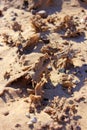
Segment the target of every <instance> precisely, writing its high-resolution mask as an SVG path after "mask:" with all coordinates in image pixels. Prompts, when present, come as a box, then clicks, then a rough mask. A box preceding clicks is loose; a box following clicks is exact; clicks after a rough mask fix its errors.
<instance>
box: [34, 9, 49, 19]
mask: <svg viewBox="0 0 87 130" xmlns="http://www.w3.org/2000/svg"><path fill="white" fill-rule="evenodd" d="M36 14H38V15H40V16H41V17H42V18H47V12H46V11H45V10H40V11H38V12H37V13H36Z"/></svg>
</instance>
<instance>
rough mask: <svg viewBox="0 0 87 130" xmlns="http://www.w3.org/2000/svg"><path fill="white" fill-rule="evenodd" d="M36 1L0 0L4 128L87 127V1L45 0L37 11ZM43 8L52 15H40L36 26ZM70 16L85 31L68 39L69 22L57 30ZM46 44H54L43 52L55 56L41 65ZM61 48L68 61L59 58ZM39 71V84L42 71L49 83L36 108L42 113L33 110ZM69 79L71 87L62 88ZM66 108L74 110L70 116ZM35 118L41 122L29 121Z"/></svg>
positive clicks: (0, 125)
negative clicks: (31, 102) (32, 95)
mask: <svg viewBox="0 0 87 130" xmlns="http://www.w3.org/2000/svg"><path fill="white" fill-rule="evenodd" d="M32 1H33V0H32ZM29 2H30V1H29ZM37 3H38V1H37ZM43 3H45V4H43ZM47 4H48V5H47ZM31 5H32V4H30V5H28V6H29V7H27V6H23V2H22V1H20V0H18V1H17V0H13V1H10V0H7V1H6V2H5V1H3V0H0V130H87V3H84V2H80V1H78V0H71V1H70V0H59V1H58V0H56V1H55V3H51V4H49V1H48V3H46V1H45V2H43V1H42V3H41V4H40V5H39V6H38V7H37V9H36V8H35V9H32V8H34V7H35V5H36V4H35V5H34V7H32V6H31ZM42 5H43V6H42ZM40 10H45V11H46V14H47V15H48V17H46V18H41V17H39V18H36V19H35V22H37V23H36V25H37V29H39V30H36V28H35V27H34V25H32V19H33V20H34V18H35V17H36V14H35V15H33V14H32V13H35V12H38V11H40ZM67 15H69V16H74V18H73V19H74V22H75V21H76V27H78V28H80V30H81V31H80V34H81V35H80V34H79V31H78V32H77V33H76V34H75V36H72V35H70V36H69V37H68V38H67V36H68V35H67V36H66V34H65V32H66V30H67V29H68V27H67V22H65V24H66V25H65V26H66V27H65V26H63V28H62V29H58V27H60V23H61V21H63V20H64V17H65V16H67ZM66 19H68V18H66ZM40 20H41V21H40ZM68 20H69V19H68ZM15 22H17V23H18V24H19V25H16V26H17V27H16V29H17V30H15V27H13V25H14V23H15ZM41 22H42V23H41ZM40 24H41V26H40ZM69 24H71V21H70V23H68V25H69ZM20 25H21V26H20ZM38 26H39V28H38ZM70 26H73V25H72V24H71V25H70ZM63 29H64V30H63ZM44 30H45V31H44ZM71 30H73V27H72V29H71ZM37 33H39V34H40V36H39V34H37ZM66 33H67V32H66ZM20 34H21V35H22V36H20ZM34 34H36V35H34ZM76 35H78V36H76ZM32 36H33V37H32ZM38 36H39V38H38ZM31 37H32V38H31ZM35 37H36V39H35ZM41 37H43V38H41ZM44 37H45V38H44ZM28 39H30V41H29V40H28ZM32 39H33V40H32ZM23 40H24V41H23ZM25 41H26V42H25ZM26 44H28V45H26ZM69 44H70V45H71V47H70V52H69V53H67V51H65V48H68V47H69ZM43 46H45V47H46V46H50V47H51V49H52V50H51V49H48V50H47V51H46V50H44V53H46V52H47V53H48V56H49V59H50V63H47V65H46V66H44V67H43V64H42V63H41V59H44V58H43V56H44V55H45V54H43V53H42V52H41V48H42V47H43ZM64 47H65V48H64ZM56 48H57V49H58V50H57V51H56ZM62 51H64V54H63V56H62V57H63V59H62V57H61V58H59V60H58V59H57V58H58V56H60V55H62ZM66 53H67V54H66ZM74 53H75V54H74ZM59 54H60V55H59ZM67 55H69V56H71V58H70V59H71V61H72V62H73V66H74V67H72V66H69V68H68V69H66V68H64V67H65V66H64V65H63V63H62V62H64V56H65V58H66V57H67ZM56 56H57V57H56ZM40 57H42V58H41V59H40ZM39 62H40V63H39ZM42 62H43V61H42ZM60 62H61V64H60V65H59V66H60V67H58V64H59V63H60ZM36 64H37V67H36ZM44 64H46V60H45V62H44ZM53 64H56V65H57V66H56V67H55V65H53ZM64 64H65V62H64ZM48 66H50V67H48ZM62 66H63V67H62ZM47 67H48V68H49V69H52V70H51V71H50V72H49V73H50V76H49V77H50V79H47V76H48V74H47V73H46V72H48V70H47ZM33 68H34V69H36V71H34V69H33ZM39 68H40V69H39ZM65 71H66V72H65ZM34 72H35V77H32V76H31V77H32V79H33V80H35V81H36V83H38V82H40V81H41V77H40V76H41V75H39V73H41V74H43V73H44V74H45V78H46V79H47V83H46V84H45V85H44V86H43V90H44V94H43V96H44V98H43V101H42V102H41V106H39V108H37V109H36V111H37V112H35V113H29V93H30V91H29V89H31V90H32V89H33V87H32V83H31V80H30V78H29V75H32V73H34ZM63 75H64V76H65V81H63ZM36 76H37V78H36ZM26 77H28V78H27V79H26ZM66 81H68V85H67V88H65V89H63V87H64V85H65V84H64V83H65V82H66ZM70 87H71V88H70ZM33 90H34V89H33ZM36 96H38V95H36ZM41 96H42V95H41ZM56 98H57V99H56ZM37 103H38V102H37ZM52 104H53V106H52ZM67 107H69V109H70V111H69V113H68V114H66V115H65V110H66V109H67ZM47 109H49V111H50V112H48V110H47ZM74 110H76V112H73V111H74ZM26 113H27V114H26ZM63 115H64V119H63V118H62V116H63ZM60 116H61V118H60ZM34 117H35V118H36V119H37V121H36V122H35V123H32V124H30V125H29V124H28V123H31V119H32V118H34ZM33 120H34V119H33Z"/></svg>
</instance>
